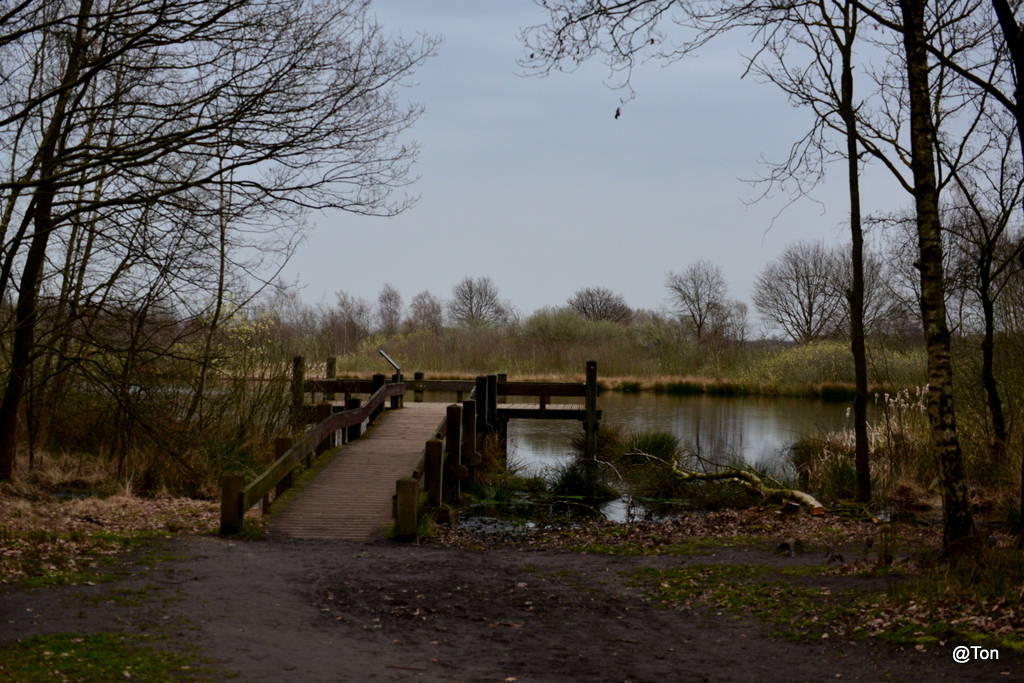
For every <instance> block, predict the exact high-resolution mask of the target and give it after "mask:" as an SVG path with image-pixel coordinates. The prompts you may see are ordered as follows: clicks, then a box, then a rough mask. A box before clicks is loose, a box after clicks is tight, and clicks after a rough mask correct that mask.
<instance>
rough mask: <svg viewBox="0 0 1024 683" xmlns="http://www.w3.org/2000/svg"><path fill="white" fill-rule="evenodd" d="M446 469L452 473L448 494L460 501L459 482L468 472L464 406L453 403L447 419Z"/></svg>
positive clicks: (454, 499) (449, 408)
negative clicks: (464, 441)
mask: <svg viewBox="0 0 1024 683" xmlns="http://www.w3.org/2000/svg"><path fill="white" fill-rule="evenodd" d="M444 449H445V469H447V470H448V473H449V474H450V475H451V479H452V484H451V486H449V488H448V495H449V496H450V497H451V500H452V502H458V500H459V494H460V493H461V486H460V485H459V482H460V481H461V480H463V479H465V478H466V475H467V474H468V472H467V471H466V467H465V465H463V464H462V406H460V405H458V404H457V403H453V404H451V405H449V406H448V411H447V417H446V419H445V437H444Z"/></svg>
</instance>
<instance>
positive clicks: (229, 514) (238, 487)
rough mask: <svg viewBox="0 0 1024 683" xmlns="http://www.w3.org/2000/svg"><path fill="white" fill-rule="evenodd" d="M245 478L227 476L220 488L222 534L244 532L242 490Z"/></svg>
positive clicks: (222, 480) (224, 477) (222, 479)
mask: <svg viewBox="0 0 1024 683" xmlns="http://www.w3.org/2000/svg"><path fill="white" fill-rule="evenodd" d="M244 488H245V477H244V476H243V475H241V474H225V475H224V476H223V477H222V478H221V488H220V532H221V533H222V534H237V533H238V532H240V531H241V530H242V517H243V516H244V515H245V510H243V509H242V489H244Z"/></svg>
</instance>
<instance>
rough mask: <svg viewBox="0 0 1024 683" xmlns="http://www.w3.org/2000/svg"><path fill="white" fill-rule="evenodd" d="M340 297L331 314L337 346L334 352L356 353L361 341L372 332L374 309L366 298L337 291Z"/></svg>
mask: <svg viewBox="0 0 1024 683" xmlns="http://www.w3.org/2000/svg"><path fill="white" fill-rule="evenodd" d="M336 296H337V299H338V302H337V305H336V306H335V308H334V310H332V311H331V312H330V314H329V316H330V317H329V318H328V320H329V321H330V325H331V329H332V330H333V331H334V333H333V335H332V336H333V338H334V340H335V344H336V346H335V347H334V348H333V349H332V352H333V353H339V354H342V355H344V354H347V353H354V352H355V351H356V349H357V348H358V347H359V342H361V341H362V340H363V339H365V338H366V337H367V336H369V334H370V328H371V327H372V324H373V309H372V307H371V306H370V303H369V302H368V301H366V299H362V298H360V297H356V296H352V295H351V294H349V293H348V292H336Z"/></svg>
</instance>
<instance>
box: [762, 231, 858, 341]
mask: <svg viewBox="0 0 1024 683" xmlns="http://www.w3.org/2000/svg"><path fill="white" fill-rule="evenodd" d="M840 263H841V261H840V260H839V258H838V255H837V253H836V251H835V250H833V249H829V248H828V247H826V246H825V244H824V243H823V242H797V243H795V244H792V245H790V246H789V247H787V248H786V250H785V251H784V252H782V255H781V256H779V258H777V259H775V260H774V261H772V262H771V263H769V264H768V265H767V266H766V267H765V269H764V270H763V271H761V274H760V275H758V276H757V281H756V282H755V283H754V294H753V297H752V298H753V302H754V306H755V307H756V308H757V311H758V313H760V314H761V316H762V317H764V318H765V319H766V320H768V321H769V322H771V323H772V324H773V325H774V326H775V327H777V328H779V329H781V330H782V331H783V332H784V333H785V334H786V335H787V336H788V337H790V338H791V339H793V340H794V341H798V342H803V343H806V342H810V341H814V340H816V339H821V338H822V337H828V336H832V335H834V334H835V332H836V330H837V329H839V328H840V326H841V325H842V320H843V312H844V305H843V297H842V294H841V293H840V291H839V288H838V287H837V284H838V282H839V278H840V277H841V276H840V272H841V271H840V265H839V264H840Z"/></svg>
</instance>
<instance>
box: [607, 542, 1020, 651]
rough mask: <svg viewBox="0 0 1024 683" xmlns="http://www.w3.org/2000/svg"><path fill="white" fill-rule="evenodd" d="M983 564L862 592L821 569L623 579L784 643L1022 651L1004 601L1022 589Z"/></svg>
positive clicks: (727, 568) (700, 570)
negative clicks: (753, 622) (857, 641)
mask: <svg viewBox="0 0 1024 683" xmlns="http://www.w3.org/2000/svg"><path fill="white" fill-rule="evenodd" d="M1018 554H1019V553H1018ZM1015 562H1016V563H1017V564H1020V565H1024V561H1019V562H1018V561H1016V560H1014V559H1006V560H1005V562H1004V563H1003V564H1004V566H998V567H996V568H995V570H994V571H995V573H999V574H1003V575H1011V576H1012V574H1013V571H1014V570H1015V569H1016V567H1011V566H1005V565H1009V564H1013V563H1015ZM982 564H983V565H985V566H987V565H988V563H987V562H983V563H982ZM997 564H998V563H997ZM978 565H979V562H978V560H977V559H975V560H964V561H962V562H959V563H953V564H950V565H943V566H941V567H939V568H937V569H936V570H934V571H933V572H931V573H928V574H926V575H924V576H922V577H917V578H909V577H904V578H905V580H902V581H893V582H890V583H889V585H888V587H881V586H880V585H879V582H878V581H877V579H878V578H879V575H878V574H877V573H874V574H868V575H864V576H863V578H865V579H866V580H873V581H872V582H871V583H867V582H866V583H865V585H864V587H863V588H858V589H852V588H844V589H841V590H835V591H833V590H832V589H830V588H829V584H830V583H831V579H832V577H830V576H827V575H825V574H824V572H823V568H822V567H816V566H788V567H783V568H778V567H769V566H762V565H692V566H689V567H682V568H672V569H657V568H653V567H643V568H639V569H636V570H634V571H633V572H631V573H622V575H623V576H624V577H625V582H626V585H629V586H634V587H640V588H642V589H643V591H644V596H645V598H646V599H648V600H652V601H655V602H660V603H662V604H664V605H666V606H667V605H680V604H681V605H684V606H687V607H694V608H698V607H703V608H714V609H725V610H728V611H729V612H732V613H734V614H737V615H749V616H751V617H753V618H755V619H757V620H758V621H761V622H762V623H766V624H768V625H770V626H771V632H770V633H771V635H773V636H778V637H782V638H786V639H792V640H804V639H812V640H813V639H817V638H822V637H829V636H838V637H843V638H867V637H874V638H879V639H881V640H884V641H887V642H891V643H895V644H900V645H906V644H912V645H922V646H925V647H928V646H931V645H937V644H939V643H940V642H946V641H954V642H968V643H974V644H979V645H989V646H993V645H994V646H997V647H1003V648H1008V649H1012V650H1016V651H1024V638H1022V637H1021V630H1020V628H1019V625H1018V624H1017V623H1016V622H1015V620H1014V616H1013V615H1011V614H1008V613H1009V612H1011V611H1012V610H1011V609H1010V608H1009V606H1008V603H1007V598H1006V591H1008V590H1016V588H1014V587H1015V586H1016V585H1017V584H1016V583H1015V582H1014V581H1013V580H1012V579H1011V580H1003V579H999V578H986V576H981V575H980V574H981V573H982V572H983V571H984V570H979V569H978ZM1011 584H1012V585H1011ZM1017 592H1018V593H1019V590H1018V591H1017Z"/></svg>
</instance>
